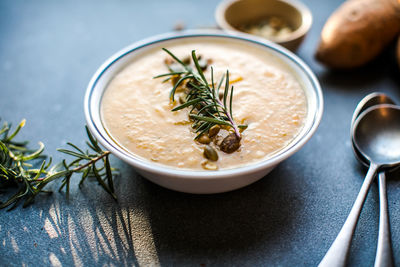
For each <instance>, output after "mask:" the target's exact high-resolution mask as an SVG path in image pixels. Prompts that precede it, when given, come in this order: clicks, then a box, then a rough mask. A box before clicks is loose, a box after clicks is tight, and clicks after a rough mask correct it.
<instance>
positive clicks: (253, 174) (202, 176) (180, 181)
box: [84, 31, 323, 194]
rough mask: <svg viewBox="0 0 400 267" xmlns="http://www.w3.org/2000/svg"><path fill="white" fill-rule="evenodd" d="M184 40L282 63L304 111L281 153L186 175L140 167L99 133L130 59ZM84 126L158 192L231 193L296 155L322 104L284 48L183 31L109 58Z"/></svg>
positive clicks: (308, 76) (95, 82) (89, 94)
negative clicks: (238, 48) (252, 50)
mask: <svg viewBox="0 0 400 267" xmlns="http://www.w3.org/2000/svg"><path fill="white" fill-rule="evenodd" d="M186 39H194V40H196V39H198V40H200V39H207V40H209V41H213V40H221V39H223V40H225V41H226V42H240V43H244V44H246V45H248V46H258V47H261V48H262V49H265V51H269V52H270V53H273V54H274V55H276V56H277V57H279V58H280V59H281V60H283V61H284V62H285V63H286V64H287V65H288V66H290V68H291V69H292V70H293V73H294V74H295V75H296V76H297V78H298V80H299V81H300V83H301V84H302V85H303V88H304V91H305V94H306V97H307V105H308V114H307V117H306V122H305V125H304V127H303V129H302V131H301V132H300V134H299V135H298V136H297V137H296V138H295V139H294V140H293V141H292V142H291V143H290V144H289V145H288V146H287V147H285V148H284V149H282V150H281V151H279V152H278V153H276V154H274V155H273V156H272V157H270V158H267V159H265V160H263V161H261V162H258V163H255V164H251V165H247V166H244V167H239V168H235V169H229V170H217V171H188V170H180V169H175V168H172V167H169V166H162V165H158V164H155V163H152V162H150V161H145V160H142V159H140V158H137V157H135V156H134V155H132V154H130V153H128V152H127V151H125V150H124V149H122V148H121V147H120V146H119V145H118V144H117V143H116V142H114V141H113V139H112V138H111V137H110V136H109V135H108V134H107V131H106V129H105V128H104V125H103V122H102V118H101V114H100V104H101V99H102V96H103V93H104V91H105V89H106V88H107V85H108V83H109V82H110V80H111V79H112V78H113V77H114V76H115V75H116V74H117V73H118V72H119V71H120V70H121V69H123V68H124V67H125V66H126V65H127V64H129V63H130V62H132V61H134V60H135V57H136V56H137V55H139V54H141V53H143V52H145V51H147V50H148V49H152V48H154V47H160V49H161V48H162V47H163V46H165V45H166V44H172V43H179V42H182V41H183V40H186ZM84 108H85V116H86V121H87V124H88V126H89V129H90V131H91V132H92V133H93V135H94V136H95V137H96V138H97V139H98V140H99V142H100V143H101V144H102V145H103V146H104V147H105V148H106V149H108V150H109V151H111V152H112V153H113V154H114V155H115V156H117V157H118V158H120V159H122V160H123V161H125V162H127V163H128V164H130V165H132V166H133V167H134V168H135V169H136V171H137V172H138V173H139V174H141V175H142V176H144V177H145V178H147V179H149V180H150V181H152V182H154V183H156V184H158V185H161V186H163V187H166V188H169V189H173V190H177V191H181V192H187V193H196V194H210V193H220V192H226V191H231V190H234V189H238V188H241V187H244V186H246V185H249V184H251V183H253V182H255V181H257V180H259V179H261V178H262V177H264V176H265V175H266V174H268V173H269V172H270V171H271V170H272V169H273V168H274V167H275V166H276V165H277V164H278V163H280V162H282V161H283V160H285V159H287V158H288V157H290V156H291V155H293V154H294V153H295V152H296V151H298V150H299V149H300V148H301V147H302V146H303V145H304V144H305V143H306V142H307V141H308V140H309V139H310V138H311V136H312V135H313V133H314V132H315V130H316V129H317V127H318V125H319V122H320V120H321V117H322V110H323V100H322V92H321V88H320V85H319V83H318V81H317V79H316V78H315V76H314V74H313V72H312V71H311V70H310V69H309V68H308V67H307V65H306V64H304V62H303V61H302V60H301V59H299V58H298V57H297V56H296V55H294V54H293V53H291V52H290V51H288V50H286V49H285V48H283V47H281V46H279V45H276V44H274V43H272V42H268V41H266V40H265V39H261V38H256V37H254V36H251V35H247V34H227V33H223V32H220V31H207V32H204V31H202V32H199V31H187V32H180V33H169V34H164V35H159V36H156V37H153V38H149V39H146V40H143V41H140V42H137V43H134V44H132V45H130V46H128V47H126V48H124V49H122V50H121V51H119V52H117V53H116V54H115V55H113V56H112V57H111V58H109V59H108V60H107V61H106V62H105V63H104V64H103V65H101V66H100V68H99V69H98V70H97V71H96V73H95V74H94V76H93V78H92V79H91V81H90V83H89V85H88V88H87V91H86V96H85V102H84Z"/></svg>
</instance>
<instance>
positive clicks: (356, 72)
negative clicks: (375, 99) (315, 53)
mask: <svg viewBox="0 0 400 267" xmlns="http://www.w3.org/2000/svg"><path fill="white" fill-rule="evenodd" d="M394 46H395V43H393V44H392V45H390V46H389V47H388V48H387V49H386V50H385V51H384V53H382V54H381V55H379V56H378V57H377V58H376V59H375V60H373V61H372V62H370V63H368V64H367V65H365V66H363V67H360V68H356V69H349V70H331V69H328V68H325V69H324V71H323V72H322V73H320V74H319V75H318V79H319V80H320V82H321V85H322V86H323V88H325V85H328V88H330V89H335V90H343V91H349V94H351V90H356V91H362V90H364V89H368V90H369V91H370V90H371V89H372V90H373V91H381V92H385V91H387V88H376V87H375V86H376V85H377V84H381V82H382V81H384V82H385V83H394V84H395V85H397V87H398V88H400V75H399V73H400V66H398V62H397V61H396V55H395V47H394ZM392 87H393V85H390V86H388V88H392Z"/></svg>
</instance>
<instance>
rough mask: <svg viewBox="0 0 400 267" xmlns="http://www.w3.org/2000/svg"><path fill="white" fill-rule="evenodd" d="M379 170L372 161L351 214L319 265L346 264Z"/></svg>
mask: <svg viewBox="0 0 400 267" xmlns="http://www.w3.org/2000/svg"><path fill="white" fill-rule="evenodd" d="M377 170H378V165H376V164H374V163H371V165H370V166H369V169H368V173H367V175H366V176H365V179H364V182H363V184H362V186H361V189H360V192H359V193H358V196H357V198H356V201H355V202H354V204H353V207H352V208H351V211H350V214H349V216H348V217H347V219H346V222H345V223H344V225H343V227H342V229H341V230H340V232H339V234H338V236H337V237H336V239H335V241H334V242H333V243H332V245H331V247H330V248H329V250H328V252H327V253H326V254H325V256H324V258H323V259H322V261H321V262H320V263H319V265H318V266H319V267H328V266H329V267H339V266H340V267H344V266H346V261H347V255H348V252H349V250H350V245H351V239H352V237H353V233H354V230H355V229H356V226H357V222H358V217H360V213H361V209H362V207H363V205H364V202H365V198H366V197H367V194H368V190H369V188H370V186H371V184H372V181H373V180H374V177H375V175H376V172H377Z"/></svg>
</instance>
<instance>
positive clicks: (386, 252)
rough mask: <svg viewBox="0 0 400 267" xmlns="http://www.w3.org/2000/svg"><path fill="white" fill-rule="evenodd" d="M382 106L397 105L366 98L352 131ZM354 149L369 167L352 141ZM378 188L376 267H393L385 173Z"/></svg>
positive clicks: (373, 96)
mask: <svg viewBox="0 0 400 267" xmlns="http://www.w3.org/2000/svg"><path fill="white" fill-rule="evenodd" d="M380 104H395V102H394V101H393V100H392V99H391V98H390V97H389V96H387V95H385V94H383V93H377V92H375V93H371V94H369V95H367V96H365V97H364V98H363V99H362V100H361V101H360V102H359V103H358V105H357V107H356V109H355V110H354V113H353V118H352V120H351V129H353V126H354V122H355V120H356V119H357V118H358V117H359V116H360V114H361V113H362V112H363V111H365V110H366V109H368V108H370V107H372V106H376V105H380ZM352 147H353V151H354V154H355V155H356V158H357V159H358V160H359V161H360V162H361V163H362V164H364V165H365V166H366V167H368V166H369V161H368V160H367V159H366V158H365V157H364V156H363V155H362V154H361V153H360V151H359V150H358V149H357V148H356V147H355V145H354V141H353V140H352ZM378 188H379V232H378V245H377V248H376V256H375V267H383V266H385V267H391V266H394V263H393V251H392V242H391V238H390V221H389V214H388V205H387V194H386V175H385V172H384V171H380V172H379V174H378Z"/></svg>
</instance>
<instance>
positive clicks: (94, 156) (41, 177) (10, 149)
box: [0, 120, 116, 209]
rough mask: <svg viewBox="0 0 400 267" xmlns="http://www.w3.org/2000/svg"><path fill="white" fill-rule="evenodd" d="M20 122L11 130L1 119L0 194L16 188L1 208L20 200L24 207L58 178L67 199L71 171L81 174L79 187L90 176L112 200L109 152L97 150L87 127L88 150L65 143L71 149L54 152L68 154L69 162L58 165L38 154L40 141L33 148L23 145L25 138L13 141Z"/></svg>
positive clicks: (111, 169)
mask: <svg viewBox="0 0 400 267" xmlns="http://www.w3.org/2000/svg"><path fill="white" fill-rule="evenodd" d="M24 125H25V120H23V121H22V122H21V123H20V124H19V125H18V126H17V127H16V128H15V130H14V131H13V132H11V125H10V124H9V123H7V122H5V123H4V124H3V126H2V128H1V129H0V189H1V191H0V195H1V194H3V193H6V194H9V193H10V189H11V188H12V187H14V188H15V187H16V190H15V192H14V194H13V195H11V196H10V197H9V198H8V199H7V200H6V201H4V202H3V201H1V202H0V208H1V209H2V208H6V207H8V206H10V205H12V206H11V208H10V209H13V208H14V207H16V206H17V204H18V202H19V201H24V203H23V207H26V206H28V205H29V204H30V203H32V202H33V200H34V199H35V197H36V196H37V195H38V194H39V193H50V192H49V191H46V190H45V187H46V186H47V185H48V184H49V183H51V182H53V181H55V180H59V179H61V186H60V188H59V191H61V190H63V188H65V192H66V196H67V198H68V196H69V190H70V181H71V177H72V175H73V174H80V175H81V180H80V182H79V186H81V185H82V184H83V183H84V181H85V180H86V178H88V177H94V178H95V179H96V180H97V182H98V183H99V185H100V186H101V187H102V188H103V189H104V190H105V191H106V192H108V193H109V194H110V195H111V196H112V197H113V198H114V199H116V195H115V194H114V185H113V173H114V172H115V169H113V168H111V166H110V161H109V155H110V152H109V151H104V150H102V149H101V147H100V146H99V144H98V142H97V140H96V139H95V138H94V137H93V136H92V134H91V133H90V131H89V130H88V128H87V127H86V132H87V135H88V139H89V141H88V142H86V143H87V146H88V148H89V149H88V150H86V151H85V152H84V151H83V150H82V149H80V148H79V147H77V146H76V145H74V144H71V143H67V144H68V145H69V146H70V147H71V150H69V149H58V151H59V152H61V153H64V154H67V155H70V156H72V157H73V158H74V159H73V160H72V161H71V162H69V163H68V162H67V161H66V160H65V159H64V160H62V161H61V162H59V163H58V164H54V165H52V159H51V158H49V159H48V160H47V157H46V156H44V155H43V154H42V152H43V151H44V144H43V143H41V142H39V148H38V149H37V150H30V149H28V147H27V145H28V142H27V141H24V142H17V141H14V138H15V137H16V136H17V134H18V133H19V131H20V130H21V128H22V127H23V126H24ZM96 163H100V166H99V167H98V166H96ZM35 166H39V168H35ZM11 190H12V189H11Z"/></svg>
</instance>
